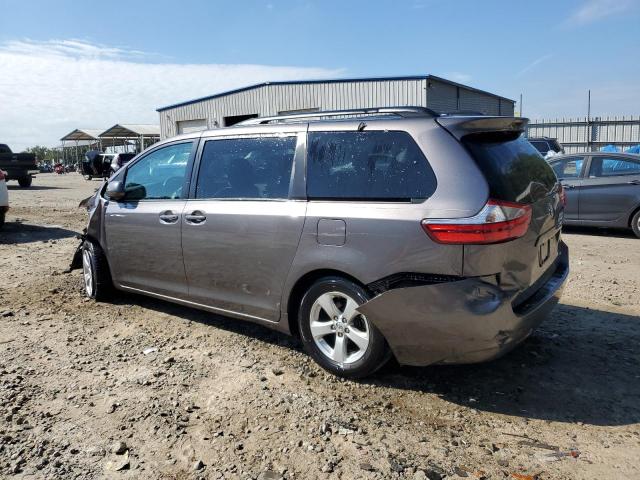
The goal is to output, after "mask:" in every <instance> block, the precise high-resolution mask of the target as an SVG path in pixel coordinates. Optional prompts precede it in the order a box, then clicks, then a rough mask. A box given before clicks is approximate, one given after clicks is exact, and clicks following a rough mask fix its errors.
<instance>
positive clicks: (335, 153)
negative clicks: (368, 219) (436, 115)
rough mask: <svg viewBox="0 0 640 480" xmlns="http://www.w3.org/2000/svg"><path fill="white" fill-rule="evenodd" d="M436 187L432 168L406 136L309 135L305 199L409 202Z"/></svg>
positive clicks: (374, 133)
mask: <svg viewBox="0 0 640 480" xmlns="http://www.w3.org/2000/svg"><path fill="white" fill-rule="evenodd" d="M435 189H436V179H435V175H434V173H433V170H431V167H430V165H429V163H428V162H427V159H426V158H425V156H424V155H423V153H422V151H421V150H420V148H419V147H418V145H416V143H415V142H414V140H413V138H412V137H411V136H410V135H409V134H408V133H406V132H390V131H369V132H313V133H310V134H309V154H308V158H307V195H308V197H309V198H315V199H341V200H381V201H411V200H417V199H425V198H428V197H430V196H431V195H432V194H433V192H434V191H435Z"/></svg>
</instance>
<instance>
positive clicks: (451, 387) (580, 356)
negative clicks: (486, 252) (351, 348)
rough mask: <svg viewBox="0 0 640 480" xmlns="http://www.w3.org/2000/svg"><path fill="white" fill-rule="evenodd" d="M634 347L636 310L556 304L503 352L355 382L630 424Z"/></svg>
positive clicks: (639, 384)
mask: <svg viewBox="0 0 640 480" xmlns="http://www.w3.org/2000/svg"><path fill="white" fill-rule="evenodd" d="M117 303H122V304H125V303H133V304H136V305H139V306H142V307H144V308H149V309H151V310H155V311H159V312H162V313H166V314H170V315H175V316H177V317H180V318H183V319H185V320H190V321H194V322H199V323H203V324H206V325H210V326H212V327H215V328H222V329H224V330H227V331H231V332H234V333H238V334H241V335H247V336H250V337H253V338H255V339H257V340H260V341H262V342H265V343H269V344H273V345H279V346H281V347H285V348H289V349H291V350H296V351H302V346H301V344H300V341H299V340H298V339H296V338H293V337H289V336H287V335H284V334H281V333H278V332H276V331H273V330H270V329H268V328H266V327H264V326H261V325H257V324H252V323H249V322H244V321H241V320H236V319H233V318H229V317H223V316H220V315H214V314H211V313H207V312H204V311H200V310H196V309H191V308H188V307H183V306H180V305H176V304H171V303H168V302H163V301H160V300H156V299H153V298H149V297H144V296H139V295H132V294H127V295H123V296H122V297H121V299H120V300H119V301H118V302H117ZM639 346H640V317H637V316H632V315H624V314H618V313H612V312H605V311H599V310H591V309H586V308H581V307H574V306H569V305H559V306H558V307H556V309H555V310H554V311H553V313H552V314H551V316H550V317H549V318H548V319H547V321H546V322H545V323H543V324H542V325H541V326H540V328H539V329H538V330H537V331H536V332H535V333H534V334H533V335H532V336H531V337H530V338H529V339H528V340H527V341H525V342H524V343H523V344H522V345H520V346H519V347H518V348H516V349H515V350H514V351H512V352H511V353H509V354H508V355H506V356H504V357H503V358H501V359H498V360H494V361H492V362H487V363H482V364H476V365H451V366H446V365H438V366H430V367H403V366H400V365H398V364H397V363H396V362H395V361H393V360H392V361H391V362H389V363H388V364H387V365H386V366H385V367H383V368H382V369H381V370H380V371H379V372H378V373H376V374H375V375H373V376H372V377H370V378H366V379H364V380H359V381H357V383H362V384H369V385H378V386H381V387H386V388H392V389H397V390H410V391H413V392H418V393H420V392H422V393H426V394H436V395H438V396H439V397H440V398H442V399H444V400H446V401H449V402H452V403H455V404H458V405H462V406H466V407H469V408H473V409H476V410H480V411H486V412H491V413H498V414H503V415H510V416H514V417H521V418H535V419H542V420H550V421H558V422H566V423H576V422H582V423H585V424H592V425H601V426H604V425H628V424H634V423H640V348H639ZM367 391H369V390H367Z"/></svg>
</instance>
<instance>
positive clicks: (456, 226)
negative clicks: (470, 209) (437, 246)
mask: <svg viewBox="0 0 640 480" xmlns="http://www.w3.org/2000/svg"><path fill="white" fill-rule="evenodd" d="M530 222H531V206H530V205H523V204H521V203H513V202H503V201H501V200H491V199H490V200H489V201H488V202H487V203H486V205H485V206H484V207H483V209H482V210H480V212H479V213H478V214H477V215H474V216H473V217H466V218H452V219H433V220H423V221H422V228H423V229H424V231H425V232H426V233H427V234H428V235H429V236H430V237H431V238H432V239H433V240H434V241H436V242H438V243H448V244H455V245H461V244H476V245H478V244H487V243H501V242H506V241H509V240H514V239H516V238H520V237H522V236H523V235H524V234H525V233H527V230H528V229H529V223H530Z"/></svg>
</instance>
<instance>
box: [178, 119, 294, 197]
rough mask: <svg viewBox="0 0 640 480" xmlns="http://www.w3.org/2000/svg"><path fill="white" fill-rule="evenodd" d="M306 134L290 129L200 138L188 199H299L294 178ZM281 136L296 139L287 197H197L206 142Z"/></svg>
mask: <svg viewBox="0 0 640 480" xmlns="http://www.w3.org/2000/svg"><path fill="white" fill-rule="evenodd" d="M304 135H306V132H300V131H291V132H282V133H276V132H268V133H243V134H238V135H219V136H213V137H206V138H202V139H201V141H200V144H199V145H198V148H197V156H196V158H197V161H196V162H195V164H194V167H193V170H192V172H191V182H190V183H191V186H190V189H189V197H188V199H189V200H190V201H194V202H287V201H290V200H296V199H299V198H298V197H297V196H296V195H295V193H296V188H295V184H296V179H297V177H298V175H299V174H298V173H297V172H298V171H299V170H300V165H299V164H300V159H299V156H300V155H304V154H305V150H301V147H302V148H303V149H306V142H301V137H303V136H304ZM283 137H294V138H295V139H296V145H295V149H294V150H295V151H294V154H293V159H292V163H291V176H290V178H289V191H288V193H287V198H243V197H237V198H197V197H196V192H197V189H198V177H199V175H200V168H201V167H202V156H203V154H204V149H205V146H206V144H207V142H217V141H221V140H242V139H255V138H283Z"/></svg>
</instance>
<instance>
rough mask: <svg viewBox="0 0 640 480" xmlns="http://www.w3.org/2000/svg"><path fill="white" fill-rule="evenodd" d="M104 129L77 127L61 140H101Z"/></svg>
mask: <svg viewBox="0 0 640 480" xmlns="http://www.w3.org/2000/svg"><path fill="white" fill-rule="evenodd" d="M100 133H102V130H98V129H95V128H76V129H75V130H74V131H72V132H70V133H67V134H66V135H65V136H64V137H62V138H61V139H60V140H61V141H63V142H66V141H67V140H99V138H98V137H99V136H100Z"/></svg>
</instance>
